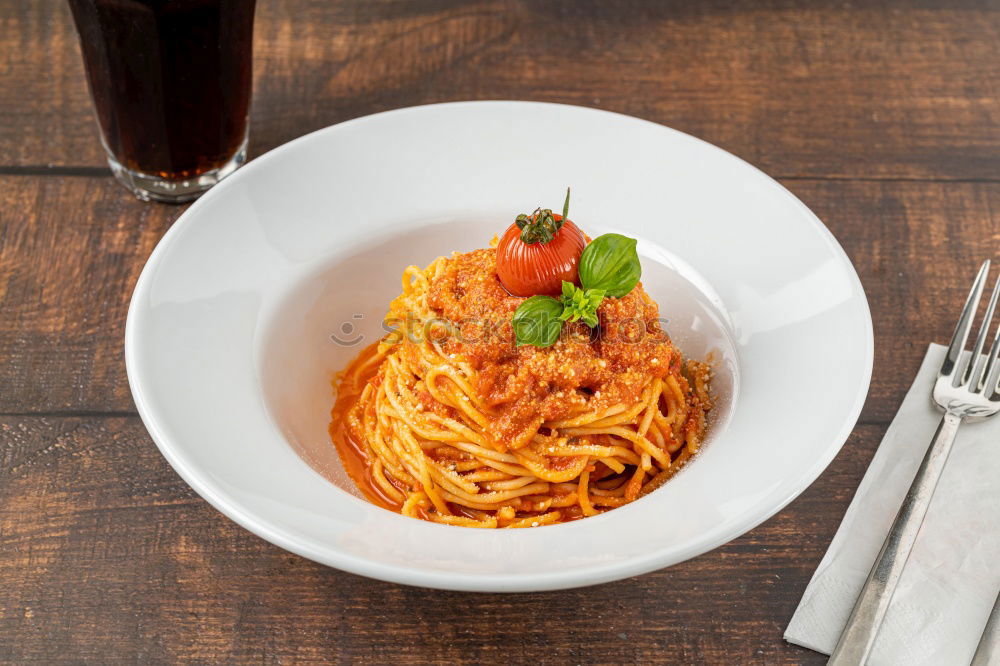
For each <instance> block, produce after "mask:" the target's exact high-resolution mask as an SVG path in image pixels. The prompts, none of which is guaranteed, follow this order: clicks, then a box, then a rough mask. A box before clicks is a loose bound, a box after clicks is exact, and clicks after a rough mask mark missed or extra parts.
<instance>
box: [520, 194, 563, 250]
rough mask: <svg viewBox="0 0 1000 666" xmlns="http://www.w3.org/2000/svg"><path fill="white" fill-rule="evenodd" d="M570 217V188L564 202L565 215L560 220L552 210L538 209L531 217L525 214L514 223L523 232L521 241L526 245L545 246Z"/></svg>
mask: <svg viewBox="0 0 1000 666" xmlns="http://www.w3.org/2000/svg"><path fill="white" fill-rule="evenodd" d="M568 215H569V188H568V187H567V188H566V200H565V201H564V202H563V213H562V217H561V218H560V219H558V220H557V219H556V218H555V215H553V214H552V209H550V208H536V209H535V211H534V212H533V213H532V214H531V215H525V214H524V213H521V214H520V215H518V216H517V219H515V220H514V223H515V224H517V228H518V229H520V230H521V241H522V242H524V243H525V244H526V245H531V244H532V243H541V244H542V245H544V244H546V243H548V242H549V241H551V240H552V239H553V238H555V237H556V234H557V233H559V230H560V229H561V228H562V225H563V222H565V220H566V217H567V216H568Z"/></svg>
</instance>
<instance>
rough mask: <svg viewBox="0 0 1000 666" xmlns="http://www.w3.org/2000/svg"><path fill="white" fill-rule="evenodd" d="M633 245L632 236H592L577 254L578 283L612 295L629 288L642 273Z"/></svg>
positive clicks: (619, 296)
mask: <svg viewBox="0 0 1000 666" xmlns="http://www.w3.org/2000/svg"><path fill="white" fill-rule="evenodd" d="M635 246H636V240H635V239H634V238H629V237H628V236H622V235H621V234H604V235H603V236H598V237H597V238H595V239H594V240H592V241H591V242H590V245H588V246H587V247H585V248H583V254H581V255H580V283H581V284H582V285H583V286H584V287H585V288H586V289H603V290H604V292H605V295H607V296H611V297H612V298H621V297H622V296H624V295H625V294H627V293H629V292H630V291H632V289H634V288H635V285H637V284H639V276H640V275H642V266H640V265H639V254H638V253H637V252H636V251H635Z"/></svg>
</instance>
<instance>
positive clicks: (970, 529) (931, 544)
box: [785, 344, 1000, 666]
mask: <svg viewBox="0 0 1000 666" xmlns="http://www.w3.org/2000/svg"><path fill="white" fill-rule="evenodd" d="M944 354H945V348H944V347H942V346H941V345H934V344H932V345H931V346H930V348H929V349H928V350H927V355H926V356H925V357H924V362H923V365H922V366H921V367H920V372H919V373H918V374H917V378H916V379H915V380H914V381H913V385H912V386H911V387H910V391H909V392H908V393H907V394H906V398H904V400H903V404H902V405H901V406H900V408H899V412H898V413H897V414H896V418H894V419H893V421H892V424H891V425H890V426H889V429H888V431H887V432H886V433H885V437H884V438H883V439H882V443H881V445H879V448H878V451H877V452H876V453H875V457H874V459H872V462H871V465H869V467H868V472H867V473H866V474H865V478H864V480H863V481H862V482H861V485H860V486H859V487H858V491H857V493H855V495H854V500H853V501H852V502H851V506H850V507H848V509H847V514H846V515H845V516H844V520H843V522H842V523H841V524H840V529H838V530H837V534H836V536H834V538H833V542H832V543H831V544H830V548H829V549H828V550H827V551H826V555H825V556H824V557H823V561H822V562H820V565H819V568H818V569H816V573H814V574H813V577H812V580H811V581H809V585H808V586H807V587H806V591H805V594H803V595H802V601H800V602H799V607H798V608H797V609H796V610H795V615H793V616H792V621H791V622H790V623H789V624H788V628H787V629H786V630H785V640H786V641H789V642H790V643H795V644H797V645H802V646H804V647H807V648H810V649H812V650H816V651H818V652H823V653H825V654H830V652H832V651H833V648H834V647H835V646H836V644H837V640H838V639H839V638H840V633H841V630H842V629H843V628H844V625H845V624H846V623H847V618H848V616H849V615H850V614H851V609H852V608H853V607H854V601H855V600H856V599H857V596H858V593H859V592H860V591H861V586H862V585H863V584H864V582H865V580H866V579H867V577H868V572H869V571H870V570H871V567H872V564H873V563H874V562H875V557H876V556H877V555H878V552H879V550H880V549H881V547H882V541H883V540H884V539H885V535H886V534H887V533H888V532H889V527H890V525H892V521H893V519H894V518H895V517H896V512H897V511H898V510H899V506H900V505H901V504H902V502H903V496H904V495H905V494H906V490H907V488H909V486H910V482H911V481H912V480H913V476H914V474H916V472H917V467H918V466H919V465H920V461H921V460H922V459H923V456H924V453H925V452H926V451H927V446H928V445H929V444H930V440H931V437H933V435H934V430H935V428H936V427H937V424H938V422H939V421H940V419H941V412H940V411H938V410H937V409H936V408H935V407H934V406H933V405H932V402H931V397H930V396H931V387H932V385H933V383H934V378H935V377H936V375H937V371H938V368H940V367H941V362H942V360H943V359H944ZM998 588H1000V415H997V416H995V417H993V418H992V419H988V420H986V421H979V422H973V423H965V424H963V425H962V427H961V428H960V429H959V432H958V439H957V440H956V441H955V446H954V448H953V449H952V451H951V456H950V457H949V459H948V464H947V465H946V466H945V469H944V473H943V475H942V477H941V480H940V482H939V483H938V487H937V490H936V491H935V493H934V499H933V501H932V502H931V506H930V509H929V510H928V511H927V517H926V518H925V519H924V524H923V527H922V528H921V530H920V534H919V535H918V536H917V541H916V543H915V544H914V547H913V551H912V552H911V553H910V558H909V560H908V561H907V565H906V569H905V570H904V572H903V576H902V578H901V579H900V581H899V586H898V587H897V588H896V594H895V596H894V597H893V600H892V604H891V605H890V606H889V611H888V613H887V615H886V618H885V621H884V622H883V624H882V628H881V630H880V631H879V635H878V638H877V639H876V641H875V646H874V648H873V650H872V656H871V659H870V660H869V661H868V663H869V664H870V665H871V666H881V665H896V664H913V665H920V664H927V665H934V666H948V665H950V664H959V665H961V666H965V665H966V664H968V663H969V661H970V660H971V659H972V655H973V654H974V653H975V651H976V645H977V643H978V642H979V637H980V635H981V634H982V631H983V628H984V627H985V626H986V620H987V618H988V617H989V614H990V610H991V608H992V606H993V600H994V599H995V598H996V595H997V589H998Z"/></svg>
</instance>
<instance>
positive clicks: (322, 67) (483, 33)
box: [0, 0, 1000, 664]
mask: <svg viewBox="0 0 1000 666" xmlns="http://www.w3.org/2000/svg"><path fill="white" fill-rule="evenodd" d="M258 4H259V8H258V12H257V21H258V23H257V30H256V37H255V49H256V53H255V93H254V107H253V120H252V144H251V153H252V155H259V154H260V153H261V152H263V151H266V150H268V149H270V148H273V147H275V146H277V145H279V144H281V143H283V142H285V141H287V140H289V139H292V138H294V137H296V136H299V135H300V134H303V133H305V132H308V131H310V130H313V129H316V128H319V127H323V126H326V125H330V124H332V123H337V122H340V121H343V120H347V119H349V118H354V117H356V116H361V115H365V114H369V113H373V112H376V111H383V110H386V109H392V108H395V107H401V106H409V105H414V104H424V103H428V102H440V101H448V100H459V99H495V98H505V99H531V100H546V101H557V102H567V103H571V104H580V105H583V106H593V107H600V108H604V109H610V110H613V111H620V112H623V113H628V114H632V115H636V116H639V117H642V118H647V119H650V120H653V121H656V122H660V123H663V124H666V125H669V126H671V127H675V128H677V129H680V130H682V131H685V132H689V133H691V134H694V135H695V136H699V137H702V138H704V139H706V140H708V141H711V142H712V143H715V144H717V145H719V146H722V147H723V148H725V149H727V150H729V151H732V152H733V153H735V154H736V155H739V156H741V157H743V158H745V159H747V160H749V161H750V162H752V163H753V164H756V165H758V166H760V167H761V168H762V169H764V170H765V171H767V172H768V173H770V174H771V175H773V176H775V177H776V178H778V180H780V181H781V182H782V183H783V184H784V185H785V186H786V187H788V188H789V189H790V190H791V191H792V192H794V193H795V194H796V195H798V196H799V197H800V198H801V199H802V200H803V201H804V202H805V203H806V204H807V205H808V206H810V207H811V208H812V209H813V210H814V211H816V212H817V213H818V214H819V216H820V217H821V218H822V219H823V220H824V221H825V222H826V224H827V225H828V226H829V227H830V229H831V230H832V231H833V233H834V234H835V235H836V236H837V238H838V239H839V241H840V243H841V244H842V245H843V246H844V248H845V250H846V251H847V253H848V254H849V255H850V257H851V259H852V260H853V262H854V265H855V266H856V267H857V269H858V272H859V273H860V275H861V279H862V282H863V283H864V286H865V289H866V290H867V293H868V297H869V300H870V302H871V307H872V315H873V317H874V320H875V337H876V345H875V347H876V358H875V375H874V379H873V381H872V388H871V395H870V396H869V399H868V402H867V404H866V406H865V409H864V412H863V414H862V416H861V420H860V422H859V423H858V425H857V427H856V428H855V430H854V433H853V434H852V435H851V437H850V439H849V440H848V442H847V444H846V445H845V446H844V449H843V451H842V452H841V453H840V455H839V456H838V457H837V458H836V460H835V461H834V462H833V463H832V464H831V465H830V467H829V468H828V469H827V470H826V472H825V473H824V474H823V475H822V476H821V477H820V479H819V480H818V481H816V483H814V484H813V486H812V487H811V488H809V490H807V491H806V492H805V493H803V495H802V496H801V497H799V498H798V499H797V500H795V501H794V502H793V503H792V504H791V505H790V506H789V507H788V508H786V509H785V510H784V511H782V512H781V513H779V514H778V515H777V516H775V517H774V518H773V519H771V520H769V521H768V522H767V523H765V524H764V525H762V526H760V527H758V528H757V529H755V530H753V531H751V532H750V533H748V534H746V535H744V536H743V537H740V538H739V539H736V540H735V541H733V542H732V543H730V544H728V545H726V546H723V547H721V548H718V549H717V550H715V551H713V552H711V553H708V554H706V555H703V556H701V557H698V558H695V559H694V560H691V561H688V562H685V563H683V564H680V565H677V566H675V567H673V568H670V569H667V570H664V571H660V572H656V573H652V574H648V575H645V576H641V577H639V578H633V579H630V580H625V581H621V582H617V583H610V584H606V585H601V586H598V587H593V588H587V589H580V590H570V591H564V592H551V593H543V594H517V595H474V594H460V593H452V592H440V591H432V590H423V589H416V588H410V587H403V586H399V585H391V584H387V583H381V582H377V581H373V580H367V579H364V578H359V577H356V576H353V575H350V574H346V573H341V572H339V571H335V570H333V569H328V568H326V567H323V566H320V565H318V564H314V563H313V562H310V561H308V560H304V559H302V558H300V557H297V556H295V555H291V554H289V553H287V552H285V551H283V550H280V549H279V548H277V547H275V546H272V545H270V544H268V543H266V542H264V541H262V540H261V539H259V538H257V537H256V536H253V535H252V534H250V533H249V532H246V531H245V530H243V529H241V528H239V527H237V526H235V525H234V524H233V523H231V522H230V521H229V520H227V519H226V518H225V517H223V516H222V515H221V514H219V513H218V512H216V511H215V510H214V509H212V508H211V507H210V506H209V505H208V504H207V503H205V502H204V501H203V500H201V499H200V498H199V497H198V496H197V495H196V494H195V493H194V492H193V491H192V490H191V489H190V488H188V487H187V485H186V484H185V483H184V482H183V481H181V480H180V479H179V478H178V476H177V475H176V474H175V473H174V472H173V470H172V469H171V468H170V467H169V466H168V465H167V463H166V461H165V460H164V459H163V458H162V456H161V455H160V454H159V452H158V451H157V450H156V447H155V446H154V445H153V443H152V441H151V440H150V439H149V437H148V435H147V434H146V431H145V429H144V428H143V425H142V423H141V422H140V420H139V418H138V416H136V412H135V407H134V405H133V404H132V400H131V398H130V395H129V389H128V386H127V383H126V379H125V367H124V363H123V358H122V338H123V330H124V322H125V313H126V309H127V306H128V302H129V297H130V295H131V292H132V287H133V285H134V284H135V281H136V278H137V276H138V274H139V271H140V269H141V268H142V265H143V262H144V261H145V259H146V257H147V256H148V255H149V253H150V251H151V250H152V249H153V246H154V245H155V244H156V242H157V240H159V238H160V237H161V236H162V235H163V233H164V232H165V231H166V230H167V228H168V227H169V226H170V224H171V223H172V222H173V221H174V220H176V219H177V216H178V215H179V214H180V213H181V212H182V211H183V209H182V208H179V207H171V206H165V205H159V204H144V203H139V202H138V201H135V200H134V199H132V198H131V196H130V195H128V193H127V192H126V191H125V190H124V189H122V188H121V187H120V186H119V185H118V184H117V183H116V182H115V181H114V180H113V179H112V178H111V176H110V173H109V171H108V169H107V166H106V163H105V161H104V157H103V155H102V152H101V148H100V145H99V143H98V139H97V132H96V126H95V123H94V120H93V116H92V109H91V104H90V100H89V97H88V93H87V89H86V86H85V83H84V77H83V70H82V65H81V60H80V53H79V48H78V45H77V39H76V34H75V33H74V30H73V27H72V24H71V21H70V17H69V12H68V10H67V8H66V7H65V6H64V5H63V3H58V2H22V1H20V0H0V76H2V78H0V81H2V83H0V203H2V206H0V660H3V661H8V662H17V663H23V662H27V661H35V660H37V661H45V662H52V661H56V660H65V661H72V662H81V661H91V662H96V663H107V662H111V661H119V660H122V661H138V660H142V661H154V662H167V661H177V660H197V661H201V662H216V661H224V662H231V661H255V662H258V661H259V662H269V663H279V662H280V663H291V662H298V661H302V662H310V661H317V660H327V659H329V660H333V661H339V662H355V661H370V662H380V663H414V662H424V661H442V662H455V661H461V660H469V661H484V662H492V661H497V662H501V661H506V662H534V661H539V662H546V663H548V662H551V663H561V662H567V663H583V662H605V663H607V662H619V661H642V662H652V661H659V662H669V663H718V664H735V663H768V664H775V663H803V662H804V663H822V661H823V658H822V657H820V656H819V655H816V654H814V653H811V652H809V651H806V650H803V649H799V648H797V647H794V646H790V645H787V644H785V643H784V642H783V641H782V639H781V635H782V632H783V630H784V627H785V625H786V623H787V622H788V619H789V617H790V616H791V614H792V611H793V610H794V608H795V605H796V603H797V602H798V599H799V597H800V595H801V594H802V591H803V589H804V588H805V585H806V582H807V581H808V580H809V577H810V575H811V574H812V572H813V570H814V569H815V567H816V565H817V564H818V563H819V560H820V558H821V556H822V554H823V552H824V550H825V549H826V547H827V544H828V543H829V542H830V539H831V537H832V536H833V534H834V531H835V530H836V528H837V525H838V523H839V521H840V518H841V516H842V515H843V513H844V510H845V509H846V507H847V504H848V502H849V501H850V499H851V496H852V494H853V492H854V489H855V488H856V487H857V485H858V482H859V481H860V479H861V477H862V474H863V473H864V470H865V467H866V465H867V464H868V461H869V460H870V458H871V456H872V454H873V452H874V450H875V447H876V446H877V444H878V442H879V440H880V438H881V436H882V434H883V432H884V431H885V428H886V425H887V423H888V421H889V420H890V419H891V417H892V415H893V413H894V411H895V409H896V407H897V405H898V404H899V402H900V400H901V398H902V395H903V393H904V391H905V389H906V388H907V385H908V383H909V381H910V380H911V379H912V377H913V375H914V373H915V372H916V369H917V367H918V364H919V361H920V359H921V357H922V355H923V352H924V349H925V346H926V344H927V343H928V342H930V341H932V340H937V341H944V340H946V339H947V337H948V335H949V333H950V330H949V328H950V326H951V323H952V321H953V320H954V318H955V316H956V314H957V310H958V308H959V306H960V303H961V301H962V299H963V298H964V291H965V289H966V286H967V283H968V282H969V280H970V279H971V277H972V275H973V273H974V270H975V268H976V266H977V265H978V263H979V261H981V260H982V259H983V258H985V257H987V256H996V252H997V249H998V245H1000V220H998V216H1000V46H998V45H1000V13H998V10H1000V7H998V5H997V4H996V2H993V3H988V2H955V3H950V5H949V6H947V7H941V8H930V7H928V6H927V5H928V4H930V3H925V2H919V3H918V2H914V3H912V4H913V5H914V6H913V7H911V6H909V4H910V3H907V2H904V1H903V0H885V1H883V2H878V3H867V2H859V3H855V4H854V6H852V5H850V4H847V3H844V4H839V5H838V4H835V3H825V2H812V1H810V0H802V1H800V2H792V1H787V2H783V1H775V2H761V3H754V4H747V3H729V2H722V1H717V0H712V1H710V2H643V1H640V0H626V1H619V2H614V3H604V2H599V1H598V0H546V1H539V2H529V1H528V0H522V1H516V0H511V1H508V2H504V1H497V2H491V1H489V0H484V1H482V2H460V1H457V0H420V1H417V0H414V1H412V2H405V1H403V0H375V1H373V0H338V1H337V2H330V1H329V0H313V1H305V0H301V1H292V0H289V1H279V0H260V1H259V3H258ZM917 444H922V443H917Z"/></svg>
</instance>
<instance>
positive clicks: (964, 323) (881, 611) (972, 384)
mask: <svg viewBox="0 0 1000 666" xmlns="http://www.w3.org/2000/svg"><path fill="white" fill-rule="evenodd" d="M989 271H990V262H989V260H988V259H987V260H986V261H984V262H983V265H982V268H980V269H979V274H978V275H977V276H976V280H975V282H973V284H972V289H971V290H970V292H969V298H968V299H967V300H966V301H965V306H964V307H963V308H962V316H961V317H960V318H959V320H958V325H957V326H956V327H955V333H954V335H952V337H951V343H950V344H949V345H948V353H947V354H946V355H945V359H944V363H943V364H942V366H941V370H940V371H939V372H938V376H937V380H936V381H935V382H934V392H933V398H934V402H935V403H936V404H937V406H938V407H939V408H940V409H942V410H943V411H944V417H942V419H941V423H940V424H939V425H938V428H937V432H935V433H934V439H933V440H931V444H930V446H929V447H928V449H927V453H926V455H924V459H923V462H921V463H920V468H919V469H918V470H917V475H916V477H914V479H913V483H912V484H911V485H910V489H909V490H908V491H907V492H906V497H905V498H904V499H903V505H902V506H901V507H900V508H899V513H897V514H896V520H895V521H894V522H893V524H892V528H891V529H890V530H889V535H888V536H887V537H886V539H885V543H884V544H882V550H881V551H880V552H879V555H878V558H877V559H876V560H875V565H874V566H873V567H872V570H871V573H869V574H868V580H867V581H865V585H864V587H863V588H862V589H861V594H860V596H859V597H858V600H857V602H855V604H854V610H853V611H851V617H850V619H848V621H847V626H846V627H844V631H843V633H842V634H841V635H840V641H838V643H837V647H836V648H835V649H834V651H833V654H832V655H830V660H829V661H828V662H827V664H828V665H834V666H847V665H848V664H850V665H852V666H853V665H856V664H864V663H865V662H866V661H867V660H868V655H869V653H870V652H871V649H872V645H873V644H874V643H875V637H876V635H877V634H878V630H879V627H880V626H881V625H882V620H883V619H884V618H885V613H886V610H888V608H889V602H890V601H891V600H892V594H893V592H894V591H895V589H896V584H897V583H898V582H899V577H900V575H901V574H902V573H903V567H904V566H905V565H906V559H907V558H908V557H909V555H910V550H912V548H913V542H914V541H915V540H916V538H917V532H918V531H919V530H920V525H921V523H922V522H923V520H924V515H925V514H926V513H927V507H928V506H929V505H930V502H931V495H933V494H934V488H935V486H937V482H938V479H939V478H941V471H942V470H943V469H944V465H945V462H947V460H948V454H949V453H950V452H951V447H952V444H954V442H955V435H956V434H958V428H959V426H960V425H962V422H963V421H965V420H979V419H984V418H986V417H989V416H992V415H994V414H996V413H997V412H998V411H1000V387H998V386H997V384H998V381H1000V362H998V361H997V355H998V354H1000V330H998V331H997V333H996V336H995V337H994V338H993V343H992V345H991V346H990V351H989V353H988V354H986V356H985V357H983V349H984V347H985V345H986V339H987V337H988V336H989V330H990V328H991V324H992V320H993V313H994V311H995V310H996V306H997V297H998V296H1000V278H998V279H997V282H996V285H995V286H994V288H993V294H992V296H990V300H989V303H988V305H987V306H986V312H985V314H984V315H983V323H982V325H981V326H980V329H979V334H978V335H977V336H976V343H975V346H974V347H973V350H972V353H971V354H969V353H966V350H965V345H966V343H967V342H968V340H969V331H970V330H971V328H972V323H973V320H974V319H975V317H976V311H977V310H978V309H979V301H980V299H981V297H982V294H983V288H984V287H985V285H986V279H987V276H988V275H989Z"/></svg>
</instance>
